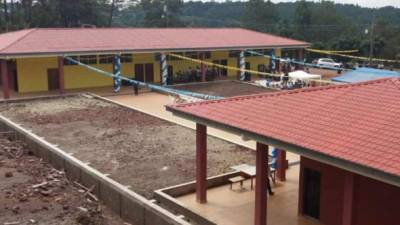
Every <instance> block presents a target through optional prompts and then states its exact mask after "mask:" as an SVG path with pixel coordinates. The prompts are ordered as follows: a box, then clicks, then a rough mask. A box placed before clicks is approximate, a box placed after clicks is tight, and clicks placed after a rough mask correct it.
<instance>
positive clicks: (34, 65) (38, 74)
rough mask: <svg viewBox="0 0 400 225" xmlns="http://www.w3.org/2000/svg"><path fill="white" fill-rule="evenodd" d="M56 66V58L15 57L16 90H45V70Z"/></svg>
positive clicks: (46, 82)
mask: <svg viewBox="0 0 400 225" xmlns="http://www.w3.org/2000/svg"><path fill="white" fill-rule="evenodd" d="M51 68H57V58H55V57H54V58H23V59H17V73H18V76H17V77H18V78H17V80H18V91H19V92H21V93H24V92H36V91H47V90H48V81H47V70H48V69H51Z"/></svg>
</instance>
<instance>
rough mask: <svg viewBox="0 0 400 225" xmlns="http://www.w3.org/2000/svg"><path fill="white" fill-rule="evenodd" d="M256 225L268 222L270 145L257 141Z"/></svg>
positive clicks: (263, 224)
mask: <svg viewBox="0 0 400 225" xmlns="http://www.w3.org/2000/svg"><path fill="white" fill-rule="evenodd" d="M256 148H257V149H256V188H255V194H256V196H255V197H256V200H255V203H256V205H255V216H254V224H255V225H266V224H267V193H268V192H267V182H268V180H267V179H268V145H265V144H261V143H258V142H257V147H256Z"/></svg>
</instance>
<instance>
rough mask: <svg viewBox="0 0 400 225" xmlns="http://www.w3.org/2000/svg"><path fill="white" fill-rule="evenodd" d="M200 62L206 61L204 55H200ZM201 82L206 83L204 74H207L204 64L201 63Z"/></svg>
mask: <svg viewBox="0 0 400 225" xmlns="http://www.w3.org/2000/svg"><path fill="white" fill-rule="evenodd" d="M200 56H201V60H202V61H204V60H205V59H206V56H205V53H204V52H202V53H200ZM200 69H201V81H202V82H206V74H207V67H206V65H205V64H204V63H201V68H200Z"/></svg>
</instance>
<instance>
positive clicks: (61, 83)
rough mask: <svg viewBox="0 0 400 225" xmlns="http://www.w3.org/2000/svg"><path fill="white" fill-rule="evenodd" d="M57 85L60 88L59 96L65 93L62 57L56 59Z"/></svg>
mask: <svg viewBox="0 0 400 225" xmlns="http://www.w3.org/2000/svg"><path fill="white" fill-rule="evenodd" d="M58 82H59V83H58V85H59V87H60V94H64V93H65V79H64V57H61V56H60V57H58Z"/></svg>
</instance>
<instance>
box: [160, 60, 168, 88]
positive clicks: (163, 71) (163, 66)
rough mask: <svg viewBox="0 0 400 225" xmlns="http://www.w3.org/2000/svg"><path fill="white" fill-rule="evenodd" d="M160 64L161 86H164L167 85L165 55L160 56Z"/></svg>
mask: <svg viewBox="0 0 400 225" xmlns="http://www.w3.org/2000/svg"><path fill="white" fill-rule="evenodd" d="M160 64H161V85H162V86H166V85H168V63H167V55H165V54H164V53H163V54H161V58H160Z"/></svg>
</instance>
